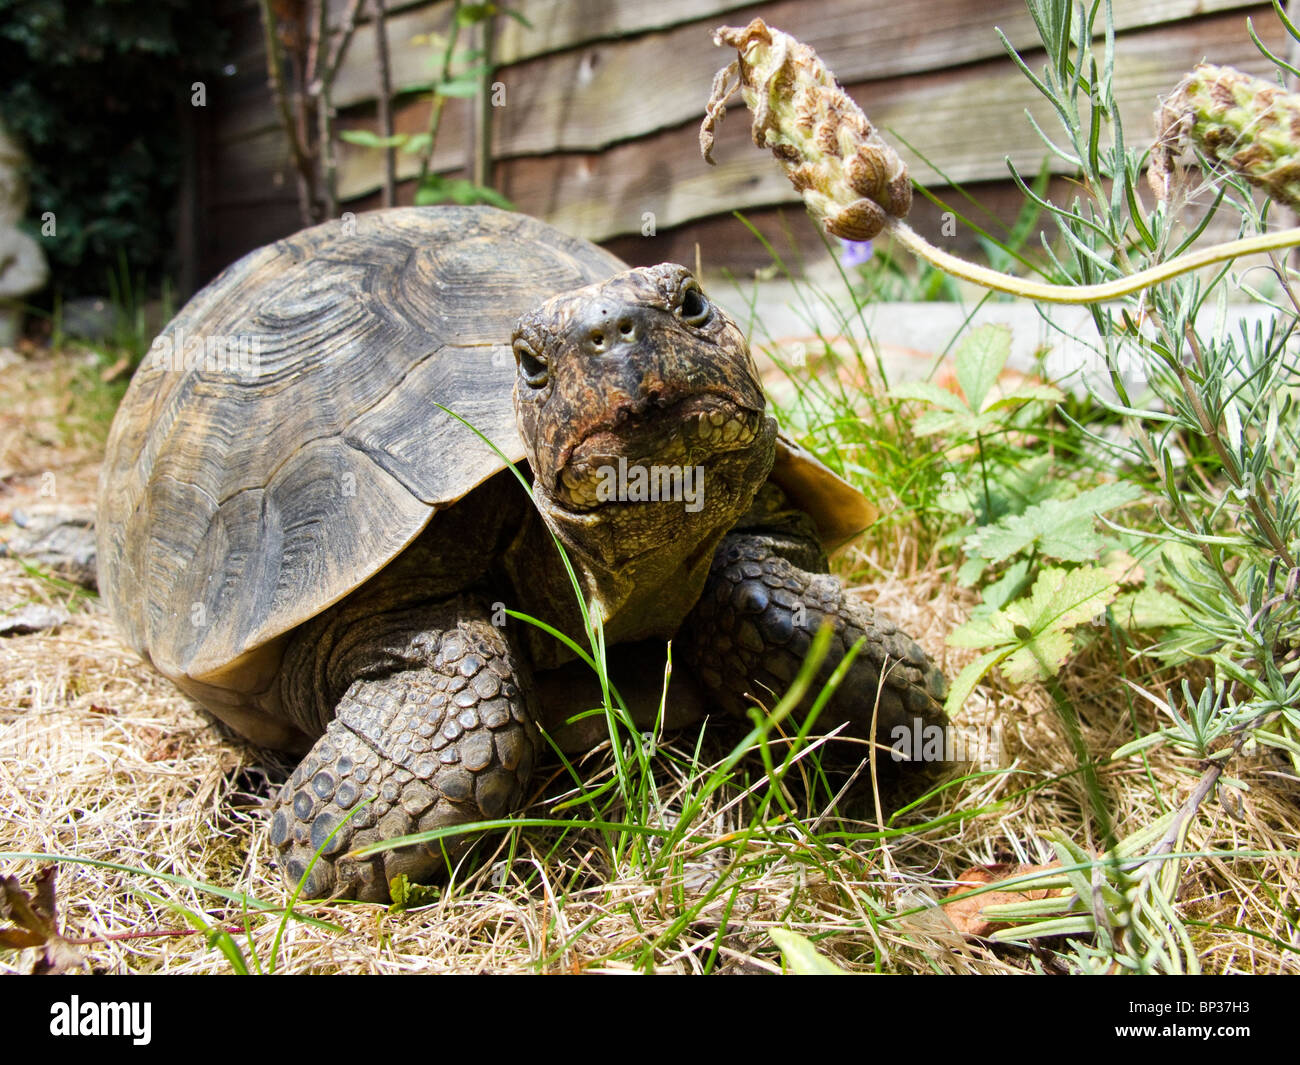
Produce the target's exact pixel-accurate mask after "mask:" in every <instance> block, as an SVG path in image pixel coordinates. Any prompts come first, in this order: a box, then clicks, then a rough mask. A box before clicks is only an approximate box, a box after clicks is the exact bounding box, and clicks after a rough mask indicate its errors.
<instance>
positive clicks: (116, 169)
mask: <svg viewBox="0 0 1300 1065" xmlns="http://www.w3.org/2000/svg"><path fill="white" fill-rule="evenodd" d="M221 42H222V37H221V34H220V31H219V30H218V26H217V22H216V20H215V18H214V16H213V14H212V12H211V10H210V9H209V6H208V5H207V4H191V3H186V2H185V0H147V2H144V0H0V118H3V121H4V123H5V125H6V126H7V127H8V128H9V130H10V133H11V134H12V135H13V136H14V137H15V138H16V139H17V140H18V141H19V143H20V144H21V145H22V146H23V148H24V150H25V151H26V152H27V155H28V157H29V160H30V170H29V173H28V181H29V186H30V197H31V200H30V204H29V206H28V210H27V221H26V225H27V226H28V228H29V230H30V231H31V232H32V233H33V235H36V236H38V238H39V230H40V222H39V220H40V218H41V216H42V215H43V214H44V212H47V211H50V212H53V213H54V216H55V219H56V222H57V236H56V237H52V238H51V237H45V238H39V239H41V243H42V245H43V246H44V248H45V251H46V255H47V256H48V257H49V260H50V267H51V273H52V275H53V277H54V279H55V286H57V287H58V288H59V289H60V290H61V292H62V295H63V296H64V297H69V296H75V295H78V294H91V293H95V294H98V293H103V292H104V291H105V286H106V283H107V282H106V277H107V276H108V275H109V274H110V273H111V272H113V271H116V270H117V269H118V268H119V263H120V258H121V256H123V255H125V258H126V260H127V261H128V262H129V263H130V264H131V268H132V269H133V270H135V271H139V272H142V273H143V274H144V276H145V277H146V278H147V279H148V280H149V281H150V282H151V283H156V282H157V281H158V280H159V279H160V278H161V277H162V276H164V275H165V274H166V273H167V272H168V270H169V269H170V268H171V265H172V264H171V260H172V251H173V238H172V234H174V233H175V231H176V219H175V208H176V193H177V188H178V185H179V181H180V175H181V167H182V159H183V151H184V141H183V138H182V136H181V130H182V129H183V125H182V122H183V120H184V119H185V118H186V113H187V111H188V110H189V109H190V107H191V103H190V97H191V86H192V84H193V83H194V82H195V81H201V80H206V81H207V83H208V88H209V90H211V88H212V85H211V79H212V78H213V76H214V75H215V74H216V73H217V72H218V71H219V66H220V62H219V49H220V47H221ZM50 295H51V293H50V292H49V291H48V290H47V292H46V293H45V295H44V298H46V299H48V298H50Z"/></svg>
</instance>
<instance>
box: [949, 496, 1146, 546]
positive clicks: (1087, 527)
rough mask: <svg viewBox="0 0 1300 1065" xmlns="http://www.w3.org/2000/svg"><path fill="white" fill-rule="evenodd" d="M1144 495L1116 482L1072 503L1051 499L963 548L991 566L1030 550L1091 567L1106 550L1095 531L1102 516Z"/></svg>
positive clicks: (974, 537) (981, 534)
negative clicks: (1032, 548) (1034, 548)
mask: <svg viewBox="0 0 1300 1065" xmlns="http://www.w3.org/2000/svg"><path fill="white" fill-rule="evenodd" d="M1141 496H1142V490H1141V489H1140V488H1138V487H1137V486H1136V485H1133V484H1128V483H1125V482H1120V481H1116V482H1113V483H1111V484H1103V485H1099V486H1098V487H1096V488H1090V489H1089V490H1088V491H1086V492H1083V493H1081V494H1079V495H1077V496H1075V497H1074V498H1073V499H1049V500H1047V501H1045V502H1043V503H1036V504H1034V505H1033V506H1031V507H1029V508H1028V509H1026V510H1025V511H1024V512H1022V513H1020V514H1010V515H1008V516H1007V517H1005V518H1002V519H1001V520H999V521H998V522H997V524H995V525H989V526H985V527H984V528H982V529H980V530H978V531H977V532H975V533H974V534H973V535H971V536H970V537H968V538H967V540H966V543H965V544H964V545H963V547H964V549H965V551H966V554H967V555H968V556H974V555H978V556H980V557H981V558H984V559H986V560H988V561H989V562H991V563H998V562H1001V561H1003V560H1004V559H1008V558H1010V557H1011V556H1012V555H1014V554H1017V553H1018V552H1021V551H1024V550H1027V549H1028V548H1030V547H1036V548H1037V549H1038V551H1039V552H1040V553H1041V554H1043V555H1046V556H1047V557H1048V558H1058V559H1061V560H1063V561H1066V562H1088V561H1091V560H1093V559H1096V558H1097V557H1098V556H1099V555H1100V554H1101V551H1102V549H1103V548H1104V547H1105V541H1104V540H1103V539H1102V537H1101V536H1099V535H1098V534H1097V532H1096V531H1095V529H1094V528H1093V522H1094V521H1095V519H1096V517H1097V515H1098V514H1104V513H1105V512H1106V511H1108V510H1114V509H1115V508H1116V507H1121V506H1124V505H1125V504H1127V503H1132V502H1134V501H1135V500H1137V499H1140V498H1141Z"/></svg>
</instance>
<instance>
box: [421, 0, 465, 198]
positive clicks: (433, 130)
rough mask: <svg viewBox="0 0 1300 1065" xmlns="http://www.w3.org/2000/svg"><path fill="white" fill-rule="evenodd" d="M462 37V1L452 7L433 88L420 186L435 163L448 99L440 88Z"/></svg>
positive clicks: (449, 71)
mask: <svg viewBox="0 0 1300 1065" xmlns="http://www.w3.org/2000/svg"><path fill="white" fill-rule="evenodd" d="M458 36H460V0H455V3H453V4H452V5H451V25H449V26H448V27H447V47H446V48H445V49H444V50H443V53H442V66H441V68H440V69H439V71H438V81H437V84H435V85H434V87H433V104H432V106H431V107H430V109H429V128H428V131H427V132H428V135H429V143H428V145H427V146H426V147H425V151H424V158H423V159H422V160H420V184H421V185H423V184H424V179H425V178H426V177H428V176H429V167H430V166H431V165H432V163H433V149H434V146H435V145H437V143H438V126H439V125H440V124H441V122H442V109H443V106H444V105H445V104H446V103H447V97H445V96H443V95H442V93H440V92H438V86H439V85H441V84H442V83H443V82H444V81H447V80H448V78H449V77H450V75H451V57H452V53H453V52H454V51H455V49H456V38H457V37H458Z"/></svg>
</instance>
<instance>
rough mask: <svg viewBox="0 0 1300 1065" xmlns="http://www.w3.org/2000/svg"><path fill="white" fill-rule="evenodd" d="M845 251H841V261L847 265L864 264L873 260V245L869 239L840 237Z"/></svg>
mask: <svg viewBox="0 0 1300 1065" xmlns="http://www.w3.org/2000/svg"><path fill="white" fill-rule="evenodd" d="M840 243H841V244H842V245H844V251H843V252H841V253H840V262H842V263H843V264H844V265H845V266H864V265H866V263H868V262H870V261H871V254H872V247H871V241H869V240H845V239H844V238H843V237H841V238H840Z"/></svg>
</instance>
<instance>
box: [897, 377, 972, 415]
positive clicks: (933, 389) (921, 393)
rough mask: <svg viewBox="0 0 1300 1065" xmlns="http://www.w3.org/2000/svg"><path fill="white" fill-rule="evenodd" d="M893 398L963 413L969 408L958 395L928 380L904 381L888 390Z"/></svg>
mask: <svg viewBox="0 0 1300 1065" xmlns="http://www.w3.org/2000/svg"><path fill="white" fill-rule="evenodd" d="M889 394H890V395H891V396H893V397H894V398H895V399H913V400H920V401H922V402H924V403H930V404H933V405H934V406H936V407H942V408H944V410H951V411H956V412H958V413H964V412H965V411H967V410H969V409H970V408H968V407H967V406H966V404H965V403H963V402H962V399H961V397H960V396H957V395H954V394H953V393H951V392H949V391H948V390H947V389H946V388H940V387H939V386H938V385H935V384H931V383H930V382H929V381H904V382H903V383H902V384H899V385H895V386H894V387H893V388H891V389H890V390H889Z"/></svg>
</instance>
